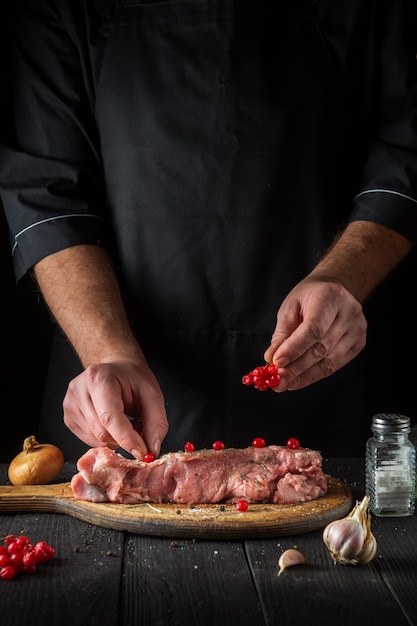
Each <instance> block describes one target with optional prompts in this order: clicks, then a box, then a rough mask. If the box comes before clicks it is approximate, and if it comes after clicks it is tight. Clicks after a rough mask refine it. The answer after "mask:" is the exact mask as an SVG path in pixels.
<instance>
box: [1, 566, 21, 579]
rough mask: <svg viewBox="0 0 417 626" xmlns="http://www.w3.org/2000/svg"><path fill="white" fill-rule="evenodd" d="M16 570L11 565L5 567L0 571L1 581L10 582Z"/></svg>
mask: <svg viewBox="0 0 417 626" xmlns="http://www.w3.org/2000/svg"><path fill="white" fill-rule="evenodd" d="M16 573H17V572H16V570H15V568H14V567H13V565H6V566H5V567H2V568H1V569H0V578H2V579H3V580H11V579H12V578H14V577H15V576H16Z"/></svg>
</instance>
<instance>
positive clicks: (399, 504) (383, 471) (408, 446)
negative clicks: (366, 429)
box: [365, 413, 416, 517]
mask: <svg viewBox="0 0 417 626" xmlns="http://www.w3.org/2000/svg"><path fill="white" fill-rule="evenodd" d="M371 428H372V432H373V437H371V438H370V439H368V441H367V442H366V461H365V491H366V495H368V496H369V498H370V502H369V508H370V510H371V511H372V513H374V515H377V516H380V517H383V516H385V517H401V516H406V515H412V514H413V513H414V507H415V480H416V449H415V447H414V445H413V444H412V443H411V441H410V439H409V433H410V418H409V417H406V416H405V415H399V414H395V413H378V414H377V415H374V416H373V418H372V425H371Z"/></svg>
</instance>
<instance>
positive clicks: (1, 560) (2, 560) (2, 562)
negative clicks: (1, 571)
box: [0, 554, 10, 567]
mask: <svg viewBox="0 0 417 626" xmlns="http://www.w3.org/2000/svg"><path fill="white" fill-rule="evenodd" d="M6 565H10V557H9V555H8V554H0V567H6Z"/></svg>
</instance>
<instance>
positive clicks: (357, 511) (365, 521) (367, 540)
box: [323, 496, 377, 565]
mask: <svg viewBox="0 0 417 626" xmlns="http://www.w3.org/2000/svg"><path fill="white" fill-rule="evenodd" d="M368 507H369V496H365V497H364V498H363V500H362V502H357V503H356V505H355V506H354V508H353V509H352V511H351V512H350V513H349V515H348V516H347V517H344V518H342V519H338V520H335V521H333V522H330V524H328V525H327V526H326V528H325V529H324V531H323V541H324V543H325V545H326V546H327V548H328V549H329V552H330V556H331V557H332V559H333V561H334V562H335V563H341V564H342V565H346V564H348V565H358V564H365V563H369V561H371V560H372V559H373V558H374V556H375V554H376V547H377V546H376V539H375V537H374V535H373V534H372V532H371V516H370V513H369V508H368Z"/></svg>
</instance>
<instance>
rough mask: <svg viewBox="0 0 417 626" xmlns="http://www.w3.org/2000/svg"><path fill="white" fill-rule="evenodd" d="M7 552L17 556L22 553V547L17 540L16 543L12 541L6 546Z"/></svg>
mask: <svg viewBox="0 0 417 626" xmlns="http://www.w3.org/2000/svg"><path fill="white" fill-rule="evenodd" d="M7 552H8V553H9V554H17V553H19V552H22V546H21V545H20V544H19V542H18V541H17V540H16V541H12V542H11V543H9V545H8V546H7Z"/></svg>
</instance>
